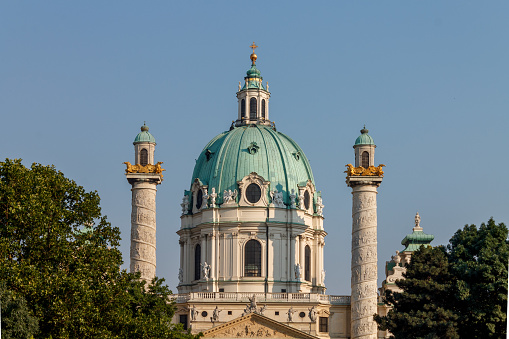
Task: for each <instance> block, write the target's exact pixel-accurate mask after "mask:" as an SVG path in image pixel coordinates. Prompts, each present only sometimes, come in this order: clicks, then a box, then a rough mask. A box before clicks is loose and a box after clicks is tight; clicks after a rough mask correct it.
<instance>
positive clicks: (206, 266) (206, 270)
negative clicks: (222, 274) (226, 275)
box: [201, 261, 210, 280]
mask: <svg viewBox="0 0 509 339" xmlns="http://www.w3.org/2000/svg"><path fill="white" fill-rule="evenodd" d="M201 269H202V271H203V278H204V279H206V280H207V279H208V278H209V274H210V265H209V264H207V262H206V261H205V262H204V263H203V264H201Z"/></svg>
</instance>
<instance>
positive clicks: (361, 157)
mask: <svg viewBox="0 0 509 339" xmlns="http://www.w3.org/2000/svg"><path fill="white" fill-rule="evenodd" d="M368 132H369V131H368V130H367V129H366V125H364V128H363V129H361V135H359V136H358V137H357V139H356V140H355V145H354V146H353V148H354V149H355V167H359V166H362V167H364V168H368V167H369V166H375V148H376V146H375V142H374V141H373V138H372V137H371V136H370V135H369V134H368Z"/></svg>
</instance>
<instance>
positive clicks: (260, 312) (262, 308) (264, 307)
mask: <svg viewBox="0 0 509 339" xmlns="http://www.w3.org/2000/svg"><path fill="white" fill-rule="evenodd" d="M266 309H267V305H263V307H260V311H258V314H261V315H263V312H265V310H266Z"/></svg>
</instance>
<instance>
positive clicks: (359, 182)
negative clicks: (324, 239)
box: [346, 127, 384, 339]
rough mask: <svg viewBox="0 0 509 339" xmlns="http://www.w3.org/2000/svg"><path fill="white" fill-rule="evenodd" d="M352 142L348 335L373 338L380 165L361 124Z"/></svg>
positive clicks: (349, 167)
mask: <svg viewBox="0 0 509 339" xmlns="http://www.w3.org/2000/svg"><path fill="white" fill-rule="evenodd" d="M361 133H362V134H361V135H360V136H359V137H358V138H357V140H356V141H355V145H354V150H355V166H353V165H351V164H348V165H346V166H347V170H346V173H347V177H346V184H347V185H348V186H349V187H351V188H352V195H353V197H352V200H353V201H352V202H353V205H352V263H351V268H352V278H351V279H352V280H351V287H352V295H351V338H362V339H364V338H366V339H367V338H370V339H371V338H372V339H376V338H377V332H378V331H377V325H376V323H375V321H374V320H373V314H375V313H377V303H378V295H377V212H376V195H377V188H378V187H379V186H380V184H381V183H382V178H383V170H382V167H383V166H384V165H379V166H378V167H375V166H374V160H375V147H376V146H375V143H374V142H373V138H371V136H369V135H368V130H367V129H366V128H365V127H364V128H363V129H362V130H361Z"/></svg>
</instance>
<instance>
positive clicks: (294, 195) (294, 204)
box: [290, 188, 297, 208]
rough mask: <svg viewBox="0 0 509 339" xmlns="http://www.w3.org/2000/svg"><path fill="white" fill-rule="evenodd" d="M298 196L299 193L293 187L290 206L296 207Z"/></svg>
mask: <svg viewBox="0 0 509 339" xmlns="http://www.w3.org/2000/svg"><path fill="white" fill-rule="evenodd" d="M296 198H297V195H296V194H295V189H293V188H292V193H291V194H290V207H291V208H296V207H297V206H296V203H295V199H296Z"/></svg>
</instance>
